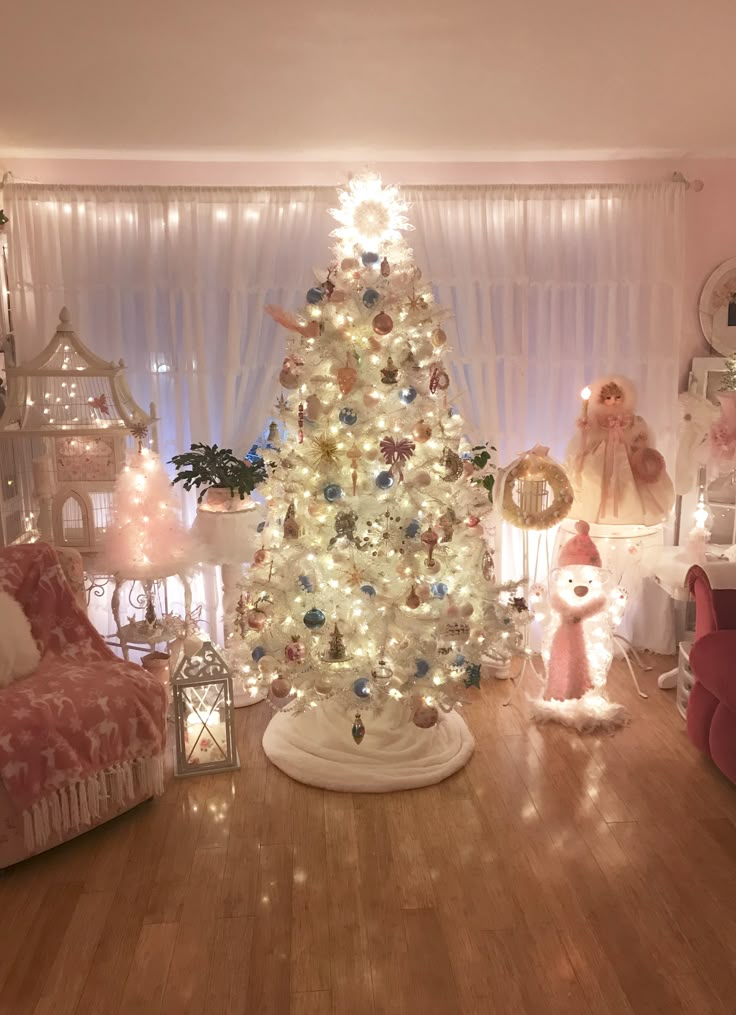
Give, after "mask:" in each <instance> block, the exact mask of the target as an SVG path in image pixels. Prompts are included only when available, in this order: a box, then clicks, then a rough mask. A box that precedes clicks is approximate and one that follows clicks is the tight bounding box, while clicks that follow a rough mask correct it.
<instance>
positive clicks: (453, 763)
mask: <svg viewBox="0 0 736 1015" xmlns="http://www.w3.org/2000/svg"><path fill="white" fill-rule="evenodd" d="M356 711H358V709H356V708H352V709H346V707H345V703H344V702H342V701H337V700H336V701H334V702H333V701H328V702H326V703H325V704H324V705H322V706H320V707H319V708H310V709H308V710H307V711H306V712H302V713H301V714H300V715H289V714H284V713H278V714H276V715H275V716H274V717H273V719H272V720H271V722H270V723H269V724H268V726H267V728H266V732H265V733H264V734H263V750H264V751H265V752H266V756H267V757H268V758H269V759H270V760H271V761H272V762H273V763H274V765H276V767H277V768H280V769H281V771H282V772H286V774H287V775H290V776H291V778H292V779H296V780H297V782H304V783H307V785H309V786H320V787H321V788H322V789H334V790H342V791H344V792H353V793H387V792H390V791H391V790H399V789H417V788H418V787H419V786H431V785H433V784H434V783H436V782H441V781H442V780H443V779H446V778H447V777H448V775H452V774H453V772H457V771H458V770H459V769H460V768H462V767H463V765H465V764H467V762H468V760H469V759H470V756H471V754H472V753H473V750H474V749H475V741H474V740H473V736H472V734H471V732H470V730H469V729H468V727H467V725H466V723H465V720H464V719H463V718H462V717H461V716H459V715H458V713H457V712H450V713H449V714H444V713H440V719H439V722H438V723H437V725H436V726H434V727H433V728H432V729H428V730H422V729H418V728H417V727H416V726H415V725H414V723H412V722H411V721H407V716H406V712H405V711H404V709H402V708H401V706H399V705H394V704H393V702H390V703H389V704H388V705H386V707H385V709H384V710H383V711H382V713H381V714H380V715H373V713H372V712H371V710H370V709H369V708H366V709H364V710H361V715H362V718H363V724H364V725H365V737H364V738H363V742H362V743H361V744H356V743H355V742H354V740H353V738H352V735H351V732H350V731H351V727H352V725H353V716H354V715H355V712H356Z"/></svg>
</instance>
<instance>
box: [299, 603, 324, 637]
mask: <svg viewBox="0 0 736 1015" xmlns="http://www.w3.org/2000/svg"><path fill="white" fill-rule="evenodd" d="M325 619H326V618H325V615H324V613H323V612H322V610H318V609H317V607H316V606H313V607H312V609H311V610H307V612H306V613H305V614H304V626H305V627H308V628H309V630H310V631H316V630H317V629H318V628H320V627H322V625H323V624H324V622H325Z"/></svg>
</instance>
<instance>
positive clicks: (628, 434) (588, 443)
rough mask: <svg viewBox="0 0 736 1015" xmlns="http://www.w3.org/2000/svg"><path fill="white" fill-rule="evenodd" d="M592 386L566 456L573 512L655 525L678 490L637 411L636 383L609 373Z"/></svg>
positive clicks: (602, 520)
mask: <svg viewBox="0 0 736 1015" xmlns="http://www.w3.org/2000/svg"><path fill="white" fill-rule="evenodd" d="M591 388H592V390H591V397H590V402H589V408H588V414H587V418H586V419H583V420H580V421H579V422H578V432H577V433H576V435H575V437H574V438H573V440H572V441H571V443H570V446H569V447H568V450H567V456H566V466H567V470H568V474H569V476H570V480H571V482H572V486H573V491H574V494H575V500H574V503H573V507H572V511H571V512H570V514H571V517H572V518H586V519H588V520H589V521H591V522H596V523H597V524H603V525H657V524H658V523H659V522H662V521H664V519H665V518H666V517H667V515H668V514H669V512H670V509H671V508H672V505H673V503H674V499H675V492H674V487H673V485H672V480H671V479H670V477H669V476H668V475H667V469H666V466H665V462H664V459H663V458H662V455H661V454H660V453H659V452H658V451H657V450H656V448H655V447H654V441H653V438H652V435H651V433H650V432H649V428H648V427H647V424H646V422H645V421H644V419H642V417H641V416H637V415H636V413H635V412H634V409H635V392H634V386H633V384H632V383H631V381H629V380H627V379H626V378H624V377H606V378H603V379H601V380H599V381H597V382H596V383H595V384H594V385H592V386H591Z"/></svg>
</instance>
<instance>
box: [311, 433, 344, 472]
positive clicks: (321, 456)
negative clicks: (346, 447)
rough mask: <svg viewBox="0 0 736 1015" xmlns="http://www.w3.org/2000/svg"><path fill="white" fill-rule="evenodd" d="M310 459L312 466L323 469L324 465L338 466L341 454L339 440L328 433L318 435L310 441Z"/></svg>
mask: <svg viewBox="0 0 736 1015" xmlns="http://www.w3.org/2000/svg"><path fill="white" fill-rule="evenodd" d="M309 457H310V459H311V462H312V465H316V466H317V467H318V468H321V467H322V466H324V465H337V462H338V460H339V458H340V452H339V451H338V450H337V440H336V439H335V438H334V437H331V436H330V434H328V433H318V434H316V435H315V436H314V437H310V439H309Z"/></svg>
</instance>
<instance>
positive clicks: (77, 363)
mask: <svg viewBox="0 0 736 1015" xmlns="http://www.w3.org/2000/svg"><path fill="white" fill-rule="evenodd" d="M7 388H8V390H7V396H6V406H5V412H4V413H3V414H2V416H0V432H2V431H15V432H18V431H20V432H22V433H28V434H39V435H44V436H53V435H54V434H60V433H66V432H70V431H73V432H74V433H76V434H80V435H84V434H89V435H92V434H100V433H112V434H115V433H123V432H125V431H127V430H129V429H130V427H131V425H132V424H133V423H135V422H142V423H143V424H145V425H146V426H150V424H151V423H152V422H153V421H154V412H153V407H151V409H152V411H151V412H150V413H147V412H144V410H143V409H142V408H141V407H140V406H139V405H138V404H137V402H136V401H135V400H134V399H133V396H132V395H131V393H130V391H129V389H128V385H127V382H126V379H125V364H124V363H123V361H122V360H120V361H119V362H118V363H112V362H108V361H106V360H103V359H101V358H100V357H99V356H96V355H95V354H94V353H93V352H91V351H90V350H89V349H88V348H87V347H86V346H85V345H84V344H83V343H82V341H81V340H80V338H79V336H78V335H77V333H76V332H75V331H74V329H73V327H72V324H71V315H70V313H69V311H68V310H67V308H66V307H62V309H61V313H60V314H59V324H58V326H57V328H56V332H55V334H54V337H53V338H52V339H51V341H50V342H49V344H48V345H47V346H46V348H45V349H44V350H43V351H42V352H40V353H39V354H38V356H36V357H35V358H34V359H32V360H29V361H28V362H27V363H23V364H21V365H20V366H9V367H8V368H7Z"/></svg>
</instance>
